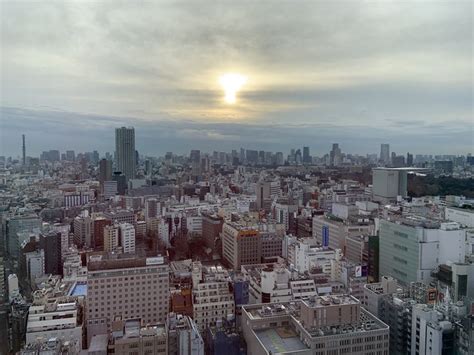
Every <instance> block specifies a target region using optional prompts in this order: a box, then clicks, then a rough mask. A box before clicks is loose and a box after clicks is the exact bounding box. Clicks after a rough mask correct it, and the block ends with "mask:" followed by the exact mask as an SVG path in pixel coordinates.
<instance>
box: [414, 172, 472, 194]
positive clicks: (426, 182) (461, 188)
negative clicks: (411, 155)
mask: <svg viewBox="0 0 474 355" xmlns="http://www.w3.org/2000/svg"><path fill="white" fill-rule="evenodd" d="M408 195H409V196H411V197H420V196H425V195H431V196H437V195H440V196H446V195H458V196H459V195H462V196H465V197H468V198H474V179H457V178H454V177H450V176H441V177H438V178H436V177H434V176H433V175H427V176H419V175H414V174H410V175H408Z"/></svg>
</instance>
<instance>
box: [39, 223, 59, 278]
mask: <svg viewBox="0 0 474 355" xmlns="http://www.w3.org/2000/svg"><path fill="white" fill-rule="evenodd" d="M40 247H41V248H42V249H43V250H44V260H45V264H44V272H45V273H46V274H52V275H62V273H63V267H62V261H63V258H62V248H61V233H59V232H54V231H50V232H48V233H45V234H41V235H40Z"/></svg>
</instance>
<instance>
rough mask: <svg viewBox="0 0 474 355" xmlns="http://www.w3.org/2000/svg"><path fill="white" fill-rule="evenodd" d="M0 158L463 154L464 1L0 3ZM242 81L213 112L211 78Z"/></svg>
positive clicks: (468, 128) (473, 134)
mask: <svg viewBox="0 0 474 355" xmlns="http://www.w3.org/2000/svg"><path fill="white" fill-rule="evenodd" d="M0 17H1V18H0V21H1V95H0V106H1V122H0V133H1V143H0V155H14V156H17V155H19V154H20V151H21V134H23V133H24V134H26V136H27V153H28V154H30V155H36V154H38V153H39V152H41V151H42V150H49V149H60V150H65V149H66V148H68V149H75V150H76V151H90V150H92V149H97V150H99V151H100V152H105V151H110V152H112V151H113V149H114V138H113V137H114V128H115V127H118V126H121V125H126V126H134V127H135V129H136V141H137V149H138V150H139V151H140V152H141V153H144V154H162V153H164V152H166V151H175V152H178V153H185V152H189V150H190V149H193V148H197V149H202V150H207V151H212V150H230V149H238V148H240V147H241V146H242V147H246V148H256V149H265V150H273V151H277V150H280V151H284V152H285V153H286V152H287V151H288V150H289V149H290V148H292V147H296V148H298V147H301V146H302V145H308V146H310V147H311V151H312V153H313V154H315V155H323V154H325V153H327V152H328V151H329V150H330V144H331V143H332V142H339V144H340V146H341V148H342V150H343V152H351V153H354V152H355V153H362V154H364V153H367V152H379V151H380V143H390V144H391V148H392V150H395V151H396V152H397V153H400V154H406V152H407V151H410V152H414V153H433V154H435V153H447V154H451V153H452V154H466V153H469V152H471V153H472V152H473V150H474V148H473V146H474V131H473V120H474V118H473V117H474V110H473V42H474V38H473V33H474V31H473V2H472V1H469V0H468V1H403V2H401V1H400V2H395V1H391V2H389V1H337V0H332V1H316V0H314V1H307V2H303V1H287V2H285V1H260V2H256V1H249V2H245V1H238V2H237V1H178V2H176V1H156V2H153V3H151V2H146V3H143V2H136V1H124V2H120V1H116V0H114V1H101V2H92V1H89V2H73V1H57V2H53V1H49V2H48V1H42V2H39V1H35V2H26V1H16V2H9V1H2V2H0ZM227 72H238V73H241V74H243V75H245V76H247V78H248V81H247V83H246V85H245V86H244V87H243V89H242V91H241V92H239V94H238V100H237V103H236V104H234V105H229V104H226V103H225V102H224V100H223V95H224V93H223V91H222V89H221V87H220V86H219V83H218V78H219V76H220V75H222V74H224V73H227Z"/></svg>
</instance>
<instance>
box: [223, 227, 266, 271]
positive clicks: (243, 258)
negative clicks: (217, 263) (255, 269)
mask: <svg viewBox="0 0 474 355" xmlns="http://www.w3.org/2000/svg"><path fill="white" fill-rule="evenodd" d="M222 235H223V238H222V256H223V258H224V260H225V262H226V263H227V264H228V265H229V266H230V267H231V268H233V269H234V270H240V266H241V265H247V264H259V263H260V262H261V258H262V250H261V249H262V245H261V242H260V232H259V231H258V230H257V229H256V228H254V227H253V226H251V227H247V226H245V225H244V224H239V223H232V222H226V223H224V226H223V228H222Z"/></svg>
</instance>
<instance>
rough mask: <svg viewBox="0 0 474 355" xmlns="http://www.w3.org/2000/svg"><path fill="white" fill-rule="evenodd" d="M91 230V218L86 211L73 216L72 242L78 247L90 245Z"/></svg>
mask: <svg viewBox="0 0 474 355" xmlns="http://www.w3.org/2000/svg"><path fill="white" fill-rule="evenodd" d="M92 231H93V229H92V219H91V217H90V216H89V214H88V213H87V211H85V212H83V214H82V215H81V216H78V217H76V218H74V243H75V244H76V245H77V246H78V247H80V248H81V247H89V248H90V247H91V246H92Z"/></svg>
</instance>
